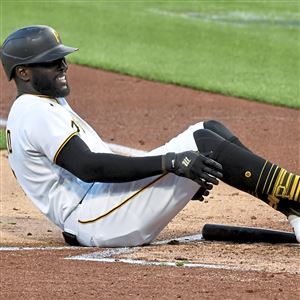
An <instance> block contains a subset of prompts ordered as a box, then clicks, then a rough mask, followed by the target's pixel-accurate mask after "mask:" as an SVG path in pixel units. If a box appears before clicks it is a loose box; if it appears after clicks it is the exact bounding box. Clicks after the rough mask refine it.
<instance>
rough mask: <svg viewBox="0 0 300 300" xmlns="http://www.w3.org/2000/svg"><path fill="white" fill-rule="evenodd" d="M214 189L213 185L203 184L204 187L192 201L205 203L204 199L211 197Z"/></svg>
mask: <svg viewBox="0 0 300 300" xmlns="http://www.w3.org/2000/svg"><path fill="white" fill-rule="evenodd" d="M212 188H213V185H212V184H211V183H207V182H203V185H201V186H200V187H199V189H198V191H197V192H196V193H195V195H194V196H193V197H192V199H191V200H197V201H203V200H204V197H207V196H209V193H210V190H212Z"/></svg>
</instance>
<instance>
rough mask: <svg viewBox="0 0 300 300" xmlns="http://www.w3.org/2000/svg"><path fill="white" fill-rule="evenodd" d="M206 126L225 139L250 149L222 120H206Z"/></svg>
mask: <svg viewBox="0 0 300 300" xmlns="http://www.w3.org/2000/svg"><path fill="white" fill-rule="evenodd" d="M203 125H204V128H205V129H209V130H211V131H213V132H214V133H217V134H218V135H219V136H221V137H222V138H224V139H225V140H227V141H229V142H231V143H233V144H235V145H237V146H239V147H242V148H244V149H246V150H248V151H250V150H249V149H248V148H247V147H246V146H245V145H244V144H242V143H241V141H240V140H239V139H238V137H236V136H235V135H234V134H233V133H232V132H231V131H230V130H229V129H228V128H227V127H225V126H224V125H223V124H222V123H221V122H219V121H216V120H209V121H206V122H204V124H203Z"/></svg>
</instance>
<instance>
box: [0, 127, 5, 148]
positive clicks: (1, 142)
mask: <svg viewBox="0 0 300 300" xmlns="http://www.w3.org/2000/svg"><path fill="white" fill-rule="evenodd" d="M2 149H6V138H5V130H3V129H1V128H0V150H2Z"/></svg>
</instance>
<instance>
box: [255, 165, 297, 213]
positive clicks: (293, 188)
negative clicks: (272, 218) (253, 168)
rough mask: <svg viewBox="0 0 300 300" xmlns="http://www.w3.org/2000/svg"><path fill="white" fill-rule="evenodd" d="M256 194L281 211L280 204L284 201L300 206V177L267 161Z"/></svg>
mask: <svg viewBox="0 0 300 300" xmlns="http://www.w3.org/2000/svg"><path fill="white" fill-rule="evenodd" d="M255 193H256V194H257V196H258V197H259V198H264V199H265V197H267V199H266V200H265V201H266V202H268V204H269V205H270V206H272V207H273V208H275V209H279V210H280V207H278V204H279V202H280V201H282V200H286V201H293V202H298V203H299V204H300V176H298V175H295V174H293V173H290V172H288V171H287V170H285V169H284V168H281V167H279V166H277V165H275V164H272V163H270V162H268V161H266V162H265V164H264V166H263V168H262V170H261V176H260V177H259V178H258V181H257V186H256V190H255ZM264 199H262V200H264Z"/></svg>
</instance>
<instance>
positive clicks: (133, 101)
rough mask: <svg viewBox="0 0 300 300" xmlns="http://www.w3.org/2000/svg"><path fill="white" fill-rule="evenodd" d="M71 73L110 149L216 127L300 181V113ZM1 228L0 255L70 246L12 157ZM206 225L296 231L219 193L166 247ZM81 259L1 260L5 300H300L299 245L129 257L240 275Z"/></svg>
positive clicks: (191, 247)
mask: <svg viewBox="0 0 300 300" xmlns="http://www.w3.org/2000/svg"><path fill="white" fill-rule="evenodd" d="M1 72H2V70H1ZM69 74H70V75H69V77H70V83H71V95H70V96H69V97H68V100H69V102H70V104H71V105H72V107H73V108H74V110H75V111H77V112H78V113H79V114H80V115H81V116H82V117H84V118H85V119H86V120H87V121H88V122H89V123H90V124H91V125H92V126H93V127H94V128H95V129H96V131H97V132H98V133H99V134H100V135H101V137H102V138H103V139H104V140H106V141H107V142H110V143H115V144H120V145H124V146H128V147H133V148H136V149H141V150H151V149H152V148H154V147H157V146H159V145H161V144H162V143H164V142H166V141H167V140H168V139H170V138H172V137H173V136H175V135H176V134H178V133H180V132H181V131H182V130H184V129H185V128H186V127H187V126H189V125H191V124H193V123H195V122H198V121H201V120H209V119H217V120H220V121H222V122H223V123H225V124H226V125H227V126H229V128H231V129H232V130H233V131H234V132H235V133H236V134H237V135H238V136H239V137H240V139H241V140H242V141H243V142H244V143H245V144H246V145H247V146H248V147H250V148H251V149H253V151H255V152H256V153H258V154H260V155H261V156H264V157H266V158H268V159H269V160H271V161H273V162H274V163H278V164H280V165H282V166H285V167H286V168H288V169H289V170H290V171H293V172H296V173H298V174H299V173H300V139H299V138H300V111H299V110H293V109H288V108H282V107H274V106H270V105H266V104H261V103H257V102H250V101H246V100H242V99H235V98H232V97H224V96H221V95H215V94H211V93H205V92H199V91H195V90H191V89H187V88H183V87H177V86H173V85H162V84H160V83H157V82H149V81H145V80H141V79H138V78H133V77H128V76H124V75H119V74H115V73H110V72H104V71H101V70H96V69H89V68H86V67H80V66H76V65H71V66H70V69H69ZM1 81H2V82H3V85H2V87H3V89H2V90H1V92H2V95H1V107H0V117H1V118H6V117H7V114H8V111H9V107H10V105H11V104H12V102H13V100H14V98H15V91H14V86H13V84H12V83H10V84H8V83H6V81H5V78H4V74H3V73H1ZM0 221H1V231H0V234H1V246H16V245H17V246H24V245H28V246H40V245H42V246H59V245H60V246H62V245H64V242H63V239H62V236H61V233H60V231H59V230H58V229H57V228H56V227H54V226H53V225H52V224H51V223H50V222H49V221H48V220H47V219H46V218H45V217H43V216H42V215H41V214H40V212H38V211H37V209H35V208H34V207H33V205H32V204H31V202H30V200H29V199H27V198H26V196H25V195H24V193H23V192H22V190H21V189H20V188H19V186H18V185H17V184H16V182H15V179H14V177H13V175H12V173H11V171H10V169H9V167H8V164H7V156H6V152H5V151H2V152H1V214H0ZM205 223H222V224H234V225H245V226H256V227H264V228H271V229H279V230H286V231H291V229H290V227H289V225H288V222H287V221H286V219H285V217H284V216H283V215H281V214H280V213H278V212H276V211H274V210H273V209H271V208H270V207H268V206H267V205H266V204H264V203H262V202H261V201H259V200H257V199H256V198H254V197H252V196H250V195H247V194H245V193H242V192H239V191H237V190H235V189H233V188H231V187H229V186H226V185H225V184H220V185H219V186H218V187H216V188H215V189H214V191H213V192H212V193H211V195H210V196H209V197H208V198H207V199H206V201H204V202H198V201H192V202H190V203H189V204H188V205H187V207H186V208H185V209H184V210H183V211H182V212H181V213H180V214H179V215H178V216H177V217H176V218H175V219H174V220H173V221H172V222H171V223H170V224H169V225H168V226H167V228H166V229H165V230H163V232H162V233H161V234H160V236H159V237H158V239H169V238H176V237H179V236H182V235H190V234H196V233H199V232H200V231H201V228H202V226H203V225H204V224H205ZM100 250H101V249H97V251H100ZM74 251H75V250H72V251H71V250H65V251H62V252H61V251H53V252H48V251H44V252H43V251H42V252H41V251H32V252H30V253H29V252H26V253H25V252H22V254H21V253H19V252H18V253H17V252H10V251H9V252H3V251H1V254H0V255H1V295H2V296H4V298H6V299H13V298H18V297H19V296H23V297H25V298H45V299H50V298H52V299H53V297H56V296H57V295H61V296H62V298H70V297H71V296H74V295H75V296H77V297H79V298H102V299H107V298H122V299H123V298H124V299H127V298H128V299H129V298H131V299H139V298H165V299H172V298H185V299H191V298H194V299H196V298H197V299H200V298H201V299H220V298H221V297H223V298H224V299H254V298H257V299H299V298H300V286H299V282H300V247H299V245H270V244H241V245H235V244H230V243H214V242H194V243H189V244H179V245H164V246H155V247H145V248H142V249H141V250H139V251H136V252H134V253H131V254H126V255H125V256H124V255H123V256H120V257H126V258H131V259H144V260H156V261H162V262H163V261H175V262H176V261H181V260H185V261H189V262H198V263H199V262H200V263H207V264H224V265H229V266H233V267H238V269H239V270H238V271H237V270H208V269H197V270H196V269H193V270H192V269H188V268H180V267H173V268H170V267H164V266H161V267H146V266H132V265H125V264H121V263H118V264H105V263H93V262H76V261H65V260H61V258H62V257H65V256H68V255H71V254H73V252H74ZM77 251H78V253H86V252H90V251H96V250H95V249H93V250H91V249H82V250H76V252H77ZM17 268H19V269H18V270H19V271H16V269H17ZM66 270H68V271H66ZM3 278H5V280H3ZM49 278H51V280H49ZM85 282H88V284H85Z"/></svg>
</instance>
